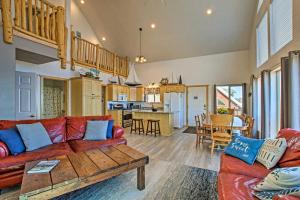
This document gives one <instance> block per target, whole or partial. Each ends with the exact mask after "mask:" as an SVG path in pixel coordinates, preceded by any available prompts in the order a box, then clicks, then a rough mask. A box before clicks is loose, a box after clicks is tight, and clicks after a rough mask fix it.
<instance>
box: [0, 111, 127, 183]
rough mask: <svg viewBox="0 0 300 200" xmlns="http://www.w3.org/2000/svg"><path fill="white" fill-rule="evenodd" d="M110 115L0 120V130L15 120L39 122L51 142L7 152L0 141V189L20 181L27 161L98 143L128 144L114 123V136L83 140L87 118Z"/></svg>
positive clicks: (12, 124) (95, 146)
mask: <svg viewBox="0 0 300 200" xmlns="http://www.w3.org/2000/svg"><path fill="white" fill-rule="evenodd" d="M109 119H111V116H89V117H62V118H55V119H43V120H22V121H8V120H0V130H3V129H8V128H12V127H15V126H16V124H31V123H36V122H41V123H42V124H43V126H44V127H45V129H46V130H47V132H48V134H49V136H50V139H51V140H52V142H53V144H52V145H50V146H47V147H44V148H41V149H38V150H35V151H31V152H24V153H21V154H19V155H17V156H14V155H10V154H9V150H8V148H7V146H6V145H5V144H4V143H2V142H0V189H3V188H7V187H11V186H14V185H17V184H20V183H21V182H22V177H23V170H24V165H25V163H26V162H28V161H33V160H40V159H47V158H52V157H55V156H61V155H66V154H68V153H69V152H72V151H74V152H79V151H85V150H89V149H93V148H97V147H103V146H109V145H115V144H127V141H126V139H125V138H123V134H124V129H123V128H121V127H117V126H114V127H113V138H112V139H107V140H105V141H87V140H82V138H83V136H84V133H85V129H86V124H87V120H109Z"/></svg>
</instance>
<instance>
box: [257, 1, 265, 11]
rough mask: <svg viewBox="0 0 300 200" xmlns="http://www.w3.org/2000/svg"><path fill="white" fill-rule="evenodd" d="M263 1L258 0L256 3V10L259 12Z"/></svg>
mask: <svg viewBox="0 0 300 200" xmlns="http://www.w3.org/2000/svg"><path fill="white" fill-rule="evenodd" d="M263 2H264V0H259V1H258V4H257V12H259V9H260V8H261V6H262V4H263Z"/></svg>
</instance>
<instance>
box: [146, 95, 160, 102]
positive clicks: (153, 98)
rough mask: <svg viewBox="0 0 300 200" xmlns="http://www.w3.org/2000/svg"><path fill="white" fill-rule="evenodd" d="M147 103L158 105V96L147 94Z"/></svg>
mask: <svg viewBox="0 0 300 200" xmlns="http://www.w3.org/2000/svg"><path fill="white" fill-rule="evenodd" d="M146 101H147V103H160V94H147V95H146Z"/></svg>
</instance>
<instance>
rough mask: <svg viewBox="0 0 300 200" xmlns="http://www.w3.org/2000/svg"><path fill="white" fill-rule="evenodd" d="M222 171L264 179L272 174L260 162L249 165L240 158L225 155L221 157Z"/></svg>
mask: <svg viewBox="0 0 300 200" xmlns="http://www.w3.org/2000/svg"><path fill="white" fill-rule="evenodd" d="M220 171H221V172H226V173H233V174H241V175H245V176H252V177H257V178H264V177H266V176H267V175H268V174H269V173H270V172H271V171H270V170H268V169H267V168H265V167H264V166H263V165H262V164H260V163H258V162H255V163H254V164H253V165H248V164H246V163H245V162H243V161H241V160H239V159H238V158H234V157H232V156H228V155H225V154H222V156H221V164H220Z"/></svg>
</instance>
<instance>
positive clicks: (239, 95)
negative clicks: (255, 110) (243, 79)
mask: <svg viewBox="0 0 300 200" xmlns="http://www.w3.org/2000/svg"><path fill="white" fill-rule="evenodd" d="M244 94H245V91H244V87H243V85H220V86H216V89H215V96H216V110H218V109H219V108H231V109H234V110H235V114H237V115H239V114H242V113H243V112H244V106H245V105H244V98H245V97H244Z"/></svg>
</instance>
